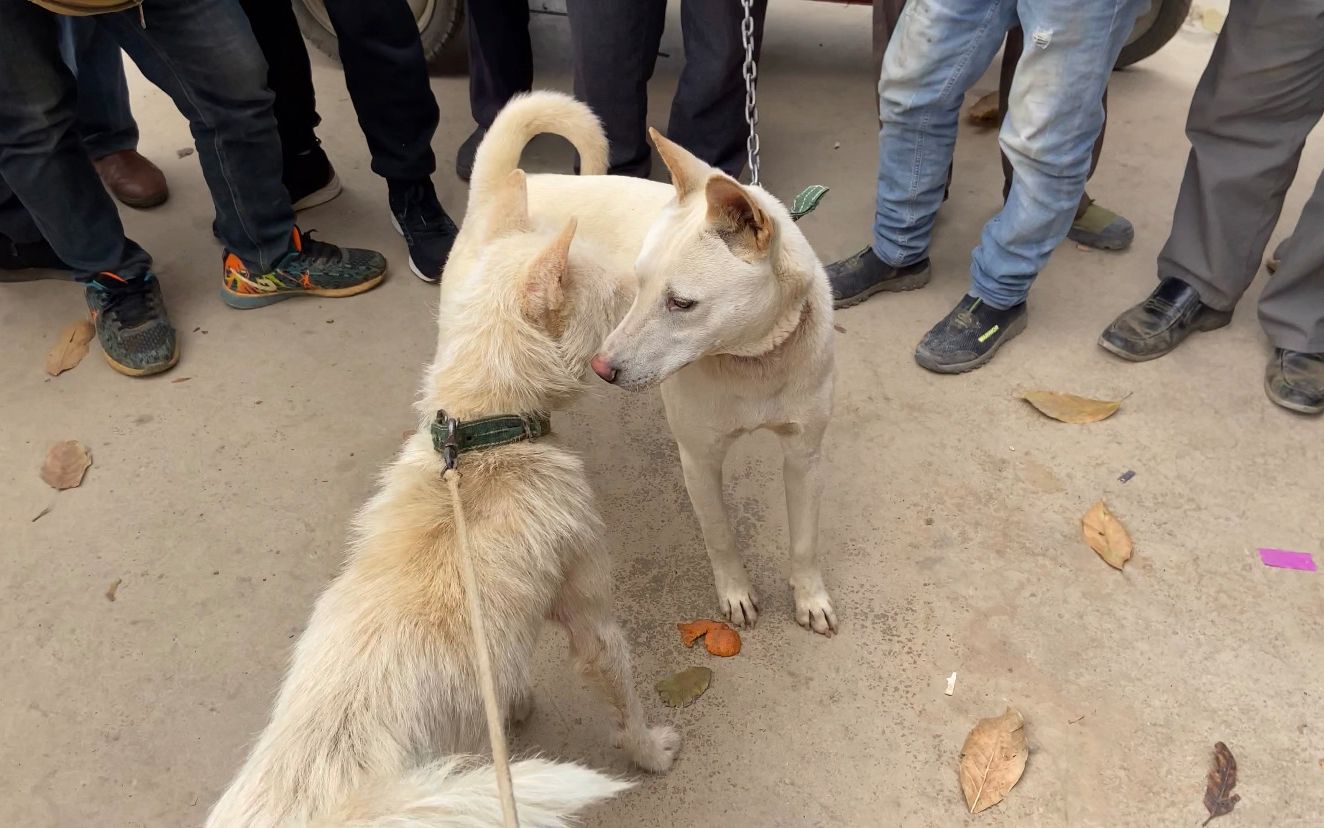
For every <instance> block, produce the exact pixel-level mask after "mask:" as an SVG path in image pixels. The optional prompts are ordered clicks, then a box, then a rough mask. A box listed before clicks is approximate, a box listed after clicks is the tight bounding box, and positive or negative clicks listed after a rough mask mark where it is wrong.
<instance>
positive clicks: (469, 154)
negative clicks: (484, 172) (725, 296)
mask: <svg viewBox="0 0 1324 828" xmlns="http://www.w3.org/2000/svg"><path fill="white" fill-rule="evenodd" d="M486 135H487V128H486V127H476V128H475V129H474V131H473V132H471V133H470V134H469V137H468V138H465V139H464V143H463V144H460V148H459V150H457V151H456V153H455V174H456V175H458V176H459V177H460V180H461V181H463V182H465V183H466V184H467V183H469V176H471V175H473V173H474V156H475V155H477V154H478V145H479V144H481V143H483V137H484V136H486Z"/></svg>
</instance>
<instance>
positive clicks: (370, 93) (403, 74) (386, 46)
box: [269, 0, 483, 182]
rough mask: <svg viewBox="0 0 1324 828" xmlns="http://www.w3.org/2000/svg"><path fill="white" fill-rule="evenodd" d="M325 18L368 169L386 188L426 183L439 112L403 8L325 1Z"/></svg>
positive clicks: (394, 2) (379, 1) (397, 0)
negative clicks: (331, 28)
mask: <svg viewBox="0 0 1324 828" xmlns="http://www.w3.org/2000/svg"><path fill="white" fill-rule="evenodd" d="M482 1H483V0H480V2H482ZM269 2H281V3H288V2H289V0H269ZM326 12H327V15H328V16H329V17H330V18H331V25H332V26H334V27H335V30H336V37H337V38H338V39H339V44H340V62H341V63H343V64H344V66H345V85H346V86H347V87H349V96H350V98H351V100H353V102H354V112H355V113H356V114H357V115H358V116H359V126H360V127H361V128H362V129H363V136H364V137H365V138H366V139H367V140H368V150H369V151H370V152H371V153H372V171H373V172H375V173H377V174H378V175H380V176H381V177H382V178H385V179H386V180H387V181H388V182H390V181H399V182H412V181H421V180H426V179H428V178H430V177H431V176H432V173H433V172H434V171H435V170H436V168H437V159H436V157H435V156H434V155H433V154H432V135H433V133H435V132H436V131H437V121H438V120H439V119H440V112H439V110H438V109H437V99H436V97H435V96H433V94H432V87H431V86H430V85H429V81H428V65H427V60H426V59H424V57H423V44H422V42H420V41H419V39H418V25H417V23H416V22H415V21H414V13H413V11H412V10H411V9H410V7H409V3H408V2H406V0H326ZM290 48H294V47H293V46H292V45H291V46H290ZM298 48H300V49H302V48H303V45H302V42H301V43H300V44H299V47H298ZM279 94H280V93H279V92H277V95H278V96H279Z"/></svg>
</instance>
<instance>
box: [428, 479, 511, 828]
mask: <svg viewBox="0 0 1324 828" xmlns="http://www.w3.org/2000/svg"><path fill="white" fill-rule="evenodd" d="M451 462H453V461H448V463H447V465H448V468H447V469H446V471H445V472H443V473H442V475H441V477H442V479H443V480H445V481H446V484H447V486H449V487H450V490H451V509H452V511H453V512H454V513H455V534H456V537H457V538H458V539H459V544H460V577H461V578H463V579H464V594H465V597H466V599H467V601H466V603H467V604H468V608H469V628H470V629H471V630H473V636H474V650H475V651H476V652H477V657H478V684H479V686H480V687H481V688H482V691H483V708H484V710H486V711H487V740H488V742H490V743H491V745H492V767H493V768H494V769H495V770H496V782H497V794H498V795H499V796H500V797H501V816H502V825H504V826H505V828H519V814H518V813H516V811H515V787H514V785H513V784H512V783H511V781H510V751H509V748H508V747H507V745H506V730H505V726H504V724H503V723H502V721H501V705H500V704H498V703H497V694H496V679H495V678H493V676H492V655H491V650H489V649H488V646H487V627H486V625H485V624H484V622H483V602H482V601H481V600H480V599H479V596H478V573H477V572H476V571H475V570H474V561H473V557H472V556H471V555H470V554H469V527H468V526H467V525H466V524H465V522H464V506H463V504H461V503H460V472H459V471H458V470H457V469H456V468H455V467H454V466H453V465H451Z"/></svg>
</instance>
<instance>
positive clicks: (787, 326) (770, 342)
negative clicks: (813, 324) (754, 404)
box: [716, 299, 809, 359]
mask: <svg viewBox="0 0 1324 828" xmlns="http://www.w3.org/2000/svg"><path fill="white" fill-rule="evenodd" d="M808 313H809V300H808V299H806V300H805V301H804V302H803V303H801V304H799V305H796V306H794V307H792V308H791V309H790V310H788V311H787V312H786V313H784V314H782V318H781V319H779V320H778V321H777V324H775V325H773V326H772V329H771V330H770V331H768V334H767V335H766V336H764V337H763V338H762V339H760V340H758V341H757V342H752V343H750V344H749V345H741V346H737V347H735V348H729V349H727V350H725V351H721V352H719V353H718V354H716V356H733V357H742V358H746V359H757V358H758V357H762V356H768V355H770V354H772V352H773V351H776V350H777V349H778V348H780V347H781V346H782V345H783V344H785V343H786V341H787V340H789V339H790V338H791V336H792V335H793V334H795V332H796V331H798V330H799V329H800V327H801V326H802V325H803V324H804V320H805V318H806V315H807V314H808Z"/></svg>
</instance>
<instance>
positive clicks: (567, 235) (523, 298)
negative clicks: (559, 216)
mask: <svg viewBox="0 0 1324 828" xmlns="http://www.w3.org/2000/svg"><path fill="white" fill-rule="evenodd" d="M576 224H577V222H576V220H575V219H574V218H571V219H570V221H568V222H566V225H565V227H564V228H562V230H561V232H560V233H558V234H557V236H556V238H554V239H552V241H551V243H550V244H548V245H547V246H546V247H544V248H543V249H542V251H541V252H540V253H538V255H537V256H534V257H533V261H531V262H529V265H528V268H527V269H526V270H525V272H524V286H523V290H522V292H521V293H520V311H521V312H522V313H523V314H524V318H525V319H528V320H529V321H530V322H532V323H534V324H535V325H539V326H541V327H542V328H544V329H545V330H552V329H553V328H554V327H555V326H554V325H553V324H552V322H553V321H554V320H555V319H556V318H557V317H558V315H559V313H560V310H561V307H562V305H563V304H564V302H565V288H566V280H567V279H568V278H569V276H570V243H571V242H572V241H574V239H575V226H576Z"/></svg>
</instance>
